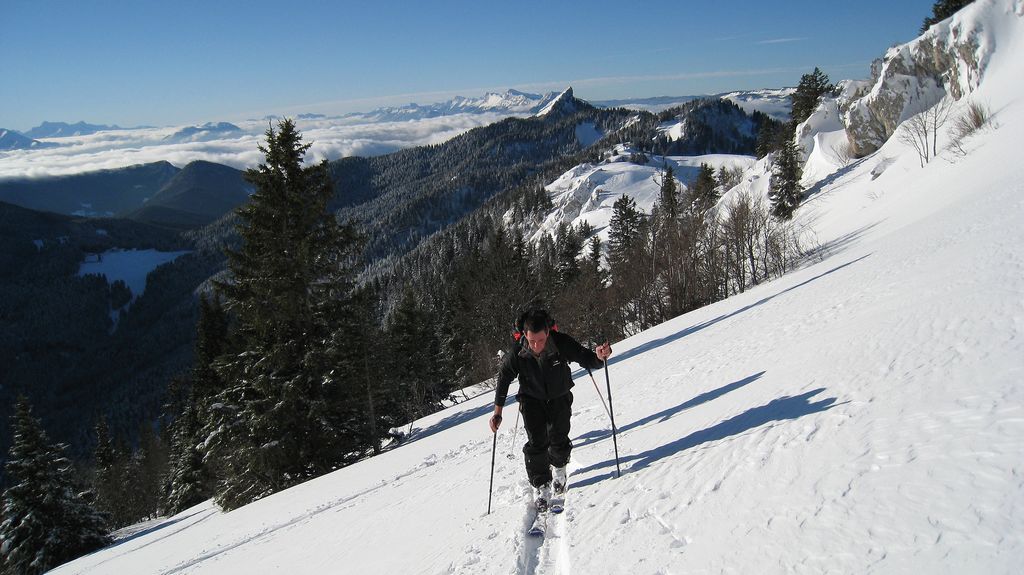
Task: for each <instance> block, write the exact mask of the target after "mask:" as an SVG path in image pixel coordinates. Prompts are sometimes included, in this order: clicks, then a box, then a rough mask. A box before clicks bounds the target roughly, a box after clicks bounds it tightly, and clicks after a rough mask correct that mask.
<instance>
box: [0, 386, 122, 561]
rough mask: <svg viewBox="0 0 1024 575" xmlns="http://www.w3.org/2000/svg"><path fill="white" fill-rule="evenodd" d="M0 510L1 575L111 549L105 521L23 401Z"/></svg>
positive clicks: (18, 409)
mask: <svg viewBox="0 0 1024 575" xmlns="http://www.w3.org/2000/svg"><path fill="white" fill-rule="evenodd" d="M12 419H13V427H14V443H13V445H12V447H11V451H10V458H9V459H8V461H7V467H6V470H7V476H8V477H9V478H10V481H11V487H9V488H8V489H7V491H5V492H4V494H3V502H2V505H0V557H2V558H3V560H2V561H0V573H2V574H3V575H8V574H10V575H15V574H17V575H31V574H35V573H42V572H44V571H48V570H50V569H52V568H54V567H56V566H58V565H60V564H61V563H65V562H67V561H70V560H72V559H74V558H76V557H80V556H81V555H84V554H86V553H89V552H92V551H95V550H96V549H99V548H101V547H104V546H106V545H109V544H110V537H109V536H108V535H107V526H106V520H105V518H104V517H103V516H102V515H101V514H99V513H98V512H96V510H94V509H93V508H92V507H91V506H89V504H88V503H87V502H86V501H85V499H84V497H83V496H82V494H80V493H79V492H78V491H77V490H76V489H75V482H74V470H73V468H72V466H71V462H70V461H68V460H67V458H65V457H64V455H63V453H62V452H63V450H64V446H63V445H59V444H58V445H54V444H51V443H50V441H49V439H48V438H47V436H46V432H45V431H43V428H42V425H41V424H40V422H39V420H38V419H36V418H35V417H33V416H32V411H31V408H30V407H29V404H28V400H27V399H25V398H24V397H21V398H19V399H18V403H17V406H16V407H15V415H14V417H13V418H12Z"/></svg>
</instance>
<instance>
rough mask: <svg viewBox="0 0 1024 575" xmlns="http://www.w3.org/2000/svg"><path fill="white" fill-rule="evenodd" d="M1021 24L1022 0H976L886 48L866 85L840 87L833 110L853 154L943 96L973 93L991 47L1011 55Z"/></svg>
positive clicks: (869, 147) (877, 143)
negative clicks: (837, 107)
mask: <svg viewBox="0 0 1024 575" xmlns="http://www.w3.org/2000/svg"><path fill="white" fill-rule="evenodd" d="M1022 19H1024V2H1022V0H977V1H976V2H974V3H972V4H970V5H968V6H967V7H965V8H963V9H962V10H960V11H959V12H957V13H956V14H954V15H953V16H952V17H950V18H947V19H946V20H943V21H942V22H939V23H937V24H935V25H933V26H932V27H931V28H929V29H928V30H927V31H926V32H925V33H924V34H922V35H921V36H920V37H918V38H917V39H915V40H913V41H911V42H908V43H906V44H902V45H899V46H895V47H893V48H890V49H889V51H888V52H886V54H885V56H884V57H883V58H881V59H879V60H876V61H875V62H874V63H873V64H872V66H871V79H870V80H867V81H862V82H850V83H847V84H845V85H844V86H843V93H842V95H841V97H840V99H839V105H840V110H841V111H842V114H843V122H844V124H845V125H846V129H847V132H848V133H849V136H850V142H851V145H852V150H853V152H854V153H855V154H856V155H857V156H858V157H859V156H864V155H867V154H869V153H871V152H873V151H875V150H877V149H878V148H879V147H880V146H881V145H882V144H883V143H884V142H885V141H886V140H887V139H888V138H889V136H891V135H892V134H893V133H894V132H895V131H896V127H897V126H898V125H899V124H900V123H901V122H902V121H903V120H905V119H907V118H908V117H910V116H912V115H914V114H917V113H919V112H922V111H924V109H926V108H927V107H930V106H931V105H932V104H934V103H935V102H937V101H938V100H940V99H941V98H942V97H943V96H944V95H945V94H947V93H948V94H949V95H951V96H952V97H953V98H955V99H957V100H959V99H960V98H962V97H964V96H965V95H967V94H970V93H971V92H973V91H974V90H975V89H977V87H978V86H979V85H980V83H981V82H982V81H983V79H984V78H985V74H986V72H987V70H988V67H989V64H990V62H991V59H992V56H993V54H995V53H996V50H997V47H998V50H999V52H1000V53H1001V54H1002V55H1004V56H1007V55H1008V54H1012V52H1013V48H1012V46H1011V45H1012V44H1014V43H1016V38H1017V37H1019V36H1020V29H1021V27H1022V23H1021V22H1022Z"/></svg>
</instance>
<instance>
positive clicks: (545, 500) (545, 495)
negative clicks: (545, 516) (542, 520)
mask: <svg viewBox="0 0 1024 575" xmlns="http://www.w3.org/2000/svg"><path fill="white" fill-rule="evenodd" d="M550 503H551V482H550V481H549V482H547V483H545V484H544V485H541V486H539V487H534V488H533V504H534V505H535V506H536V507H537V511H540V512H541V513H543V512H545V511H547V510H548V505H549V504H550Z"/></svg>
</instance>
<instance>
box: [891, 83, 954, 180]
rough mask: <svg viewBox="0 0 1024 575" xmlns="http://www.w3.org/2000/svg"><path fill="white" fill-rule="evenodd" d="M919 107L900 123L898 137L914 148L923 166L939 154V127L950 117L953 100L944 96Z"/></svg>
mask: <svg viewBox="0 0 1024 575" xmlns="http://www.w3.org/2000/svg"><path fill="white" fill-rule="evenodd" d="M919 109H920V112H919V113H917V114H914V115H913V116H911V117H910V119H908V120H907V121H905V122H903V124H901V125H900V128H899V131H898V136H897V137H898V138H899V139H900V141H901V142H903V143H904V144H907V145H909V146H911V147H912V148H914V151H916V152H917V158H918V160H920V162H921V167H922V168H923V167H924V165H925V164H927V163H928V161H929V160H930V159H931V158H933V157H935V156H937V155H939V142H938V139H939V128H941V127H942V126H944V125H945V124H946V121H947V120H948V119H949V112H950V110H952V109H953V100H952V99H951V98H942V99H941V100H939V101H938V102H936V103H935V104H933V105H931V106H929V107H923V106H920V107H919Z"/></svg>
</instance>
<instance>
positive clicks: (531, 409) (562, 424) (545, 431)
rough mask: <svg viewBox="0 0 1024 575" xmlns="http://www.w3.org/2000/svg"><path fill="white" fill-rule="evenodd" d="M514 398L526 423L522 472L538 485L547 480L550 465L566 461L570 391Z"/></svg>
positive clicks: (534, 484) (570, 408) (532, 483)
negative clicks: (554, 395)
mask: <svg viewBox="0 0 1024 575" xmlns="http://www.w3.org/2000/svg"><path fill="white" fill-rule="evenodd" d="M518 399H519V411H520V413H522V415H523V424H524V425H525V426H526V439H527V442H526V445H524V446H523V454H525V455H526V475H527V477H529V478H530V484H531V485H533V486H534V487H539V486H541V485H544V484H545V483H547V482H549V481H551V467H552V466H554V467H565V465H566V464H567V463H569V453H570V452H571V451H572V441H570V440H569V416H570V415H572V393H567V394H565V395H563V396H561V397H556V398H554V399H549V400H543V399H537V398H534V397H530V396H528V395H522V394H520V395H519V397H518Z"/></svg>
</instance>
